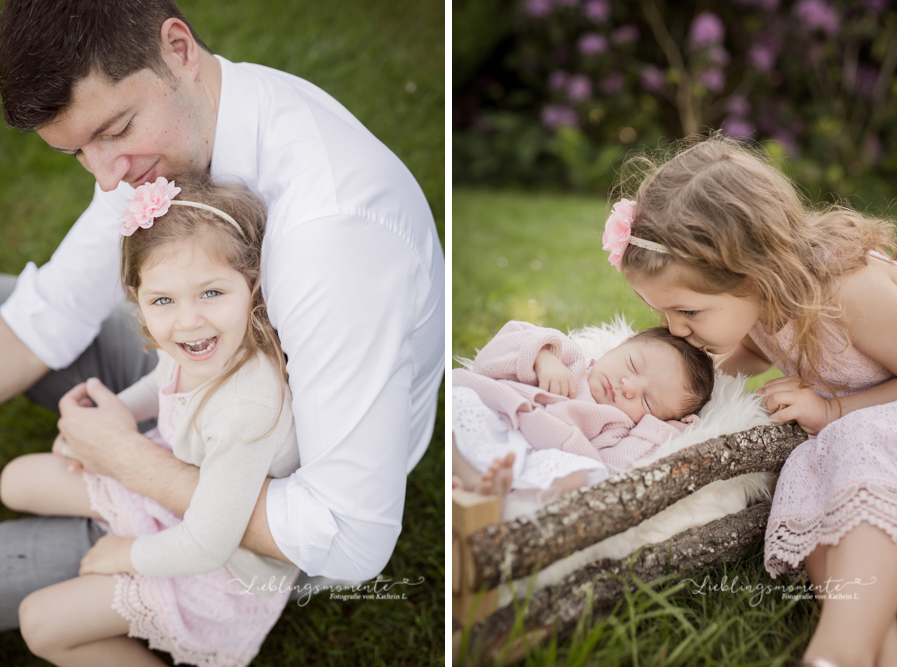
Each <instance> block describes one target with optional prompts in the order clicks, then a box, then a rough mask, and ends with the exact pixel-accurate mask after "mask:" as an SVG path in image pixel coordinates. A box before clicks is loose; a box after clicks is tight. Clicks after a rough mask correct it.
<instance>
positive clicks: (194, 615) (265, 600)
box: [84, 374, 292, 667]
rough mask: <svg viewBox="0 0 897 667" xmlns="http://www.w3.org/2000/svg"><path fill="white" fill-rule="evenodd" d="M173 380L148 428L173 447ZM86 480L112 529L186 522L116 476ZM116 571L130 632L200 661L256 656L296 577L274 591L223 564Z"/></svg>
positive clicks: (141, 530) (226, 663)
mask: <svg viewBox="0 0 897 667" xmlns="http://www.w3.org/2000/svg"><path fill="white" fill-rule="evenodd" d="M176 384H177V374H175V377H174V379H173V380H172V381H171V383H170V384H169V385H168V386H166V387H163V388H162V389H161V391H160V392H159V426H158V428H156V429H153V430H152V431H150V432H149V433H147V434H146V435H147V437H149V438H151V439H152V440H154V441H155V442H156V443H158V444H159V445H160V446H161V447H165V448H166V449H169V450H170V449H171V446H170V445H168V441H171V440H172V439H173V437H172V436H173V434H174V432H175V427H176V424H177V422H178V419H179V416H180V413H181V412H182V410H183V407H182V405H181V404H180V402H179V401H178V398H179V396H180V395H179V394H177V393H175V385H176ZM84 480H85V482H86V484H87V490H88V494H89V496H90V505H91V508H93V509H94V510H95V511H96V512H98V513H99V514H100V516H102V517H103V519H104V520H105V523H106V524H107V525H105V526H103V527H104V528H106V529H107V530H108V531H109V532H111V533H112V534H113V535H119V536H123V537H139V536H141V535H149V534H151V533H157V532H159V531H162V530H165V529H166V528H170V527H172V526H175V525H177V524H179V523H180V522H181V519H180V517H178V516H176V515H174V514H172V513H171V512H169V511H168V510H167V509H165V508H164V507H163V506H162V505H160V504H159V503H157V502H155V501H154V500H151V499H149V498H146V497H144V496H141V495H138V494H136V493H133V492H131V491H129V490H128V489H126V488H125V487H124V486H122V485H121V484H120V483H119V482H118V481H116V480H115V479H113V478H111V477H106V476H105V475H95V474H91V473H84ZM101 525H102V522H101ZM113 576H114V577H115V593H114V598H113V603H112V608H113V609H114V610H115V611H117V612H118V613H119V614H121V616H122V617H123V618H124V619H125V620H126V621H128V622H129V624H130V627H129V629H128V636H129V637H138V638H140V639H146V640H148V641H149V646H150V648H152V649H158V650H160V651H166V652H168V653H170V654H171V656H172V658H173V659H174V663H175V664H180V663H188V664H192V665H201V666H202V667H243V666H244V665H248V664H249V663H250V662H252V659H253V658H254V657H255V656H256V654H257V653H258V652H259V649H260V648H261V645H262V642H263V641H264V639H265V637H266V636H267V634H268V632H269V631H270V630H271V628H272V627H273V626H274V624H275V623H276V622H277V619H278V618H279V617H280V614H281V612H282V611H283V608H284V606H285V605H286V603H287V601H288V599H289V594H290V586H291V584H292V581H286V582H282V584H283V585H282V586H277V585H275V587H277V588H279V589H280V590H278V591H276V592H274V593H273V595H267V596H261V595H258V594H247V589H246V586H244V585H242V584H241V583H240V581H239V580H237V579H235V577H234V576H233V575H232V574H231V573H230V572H229V571H228V569H227V568H226V567H222V568H221V569H219V570H216V571H214V572H209V573H207V574H199V575H191V576H185V577H174V578H163V577H148V576H144V575H142V574H131V573H120V574H115V575H113ZM277 583H278V584H279V583H281V582H277Z"/></svg>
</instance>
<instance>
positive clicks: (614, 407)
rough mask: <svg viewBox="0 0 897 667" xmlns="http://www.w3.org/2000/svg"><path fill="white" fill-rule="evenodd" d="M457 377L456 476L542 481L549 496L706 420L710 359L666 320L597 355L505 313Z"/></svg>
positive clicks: (506, 487)
mask: <svg viewBox="0 0 897 667" xmlns="http://www.w3.org/2000/svg"><path fill="white" fill-rule="evenodd" d="M452 386H453V389H452V431H453V442H452V474H453V486H455V487H463V488H465V489H467V490H472V491H479V492H480V493H486V494H496V495H499V496H502V497H504V496H505V495H506V494H507V493H508V492H509V491H510V490H511V488H515V489H520V490H526V489H543V490H545V492H543V493H539V497H540V500H541V501H542V502H547V501H550V500H551V499H553V498H554V497H556V496H558V495H560V494H562V493H565V492H568V491H572V490H574V489H577V488H580V487H583V486H588V485H592V484H597V483H598V482H601V481H603V480H604V479H606V478H607V477H608V476H609V474H611V473H616V472H619V471H621V470H628V469H630V468H631V467H632V465H633V462H634V461H635V460H637V459H639V458H640V457H642V456H644V455H646V454H647V453H648V452H649V451H651V450H652V449H653V448H655V447H657V446H658V445H661V444H663V443H664V442H666V441H667V440H669V439H670V438H671V437H673V436H676V435H679V433H680V432H681V431H682V430H683V429H684V428H685V426H686V425H687V424H690V423H697V422H698V418H697V417H696V416H695V414H694V413H696V412H698V411H699V410H700V409H701V408H702V407H704V405H706V403H707V401H709V400H710V394H711V393H712V391H713V364H712V362H711V360H710V357H709V356H708V355H707V354H706V353H704V352H702V351H700V350H697V349H695V348H693V347H691V346H690V345H688V344H687V343H686V342H685V341H683V340H681V339H680V338H677V337H676V336H673V335H672V334H670V332H669V331H668V330H667V329H665V328H662V327H656V328H654V329H647V330H645V331H642V332H641V333H638V334H636V335H635V336H633V337H631V338H629V339H628V340H627V341H625V342H624V343H623V344H621V345H618V346H617V347H615V348H613V349H611V350H610V351H608V352H607V353H606V354H604V355H602V356H601V357H600V358H599V359H598V360H597V361H596V360H594V359H593V360H588V359H587V358H586V357H585V356H583V352H582V350H581V349H580V347H579V346H578V345H577V344H576V343H575V342H574V341H573V340H571V339H570V338H568V337H567V336H565V335H564V334H562V333H561V332H560V331H558V330H556V329H548V328H544V327H537V326H535V325H533V324H529V323H527V322H508V323H507V324H506V325H505V326H504V327H502V329H501V331H499V332H498V333H497V334H496V335H495V337H494V338H493V339H492V340H491V341H489V343H488V344H487V345H486V346H485V347H484V348H483V349H482V350H480V352H479V353H478V354H477V356H476V359H474V362H473V366H472V368H471V370H469V371H468V370H465V369H461V368H459V369H455V370H454V371H452ZM680 419H681V421H679V420H680ZM515 464H516V465H515ZM523 495H524V496H525V495H528V494H525V493H523Z"/></svg>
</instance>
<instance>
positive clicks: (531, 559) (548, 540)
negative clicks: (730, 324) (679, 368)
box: [464, 424, 807, 590]
mask: <svg viewBox="0 0 897 667" xmlns="http://www.w3.org/2000/svg"><path fill="white" fill-rule="evenodd" d="M806 439H807V434H806V433H805V432H804V431H803V430H802V429H801V428H800V427H798V426H797V425H794V424H784V425H780V426H757V427H755V428H752V429H749V430H747V431H741V432H739V433H733V434H730V435H726V436H721V437H719V438H713V439H711V440H707V441H705V442H702V443H700V444H697V445H693V446H691V447H687V448H685V449H683V450H680V451H678V452H675V453H674V454H671V455H670V456H667V457H666V458H664V459H661V460H659V461H657V462H655V463H653V464H651V465H649V466H646V467H644V468H636V469H634V470H629V471H627V472H624V473H621V474H619V475H616V476H614V477H612V478H610V479H609V480H607V481H605V482H603V483H602V484H599V485H597V486H595V487H592V488H590V489H585V490H580V491H576V492H574V493H571V494H568V495H566V496H564V497H563V498H561V499H560V500H558V501H557V502H554V503H552V504H550V505H548V506H546V507H544V508H542V509H541V510H539V512H537V513H536V515H535V516H534V517H520V518H518V519H515V520H513V521H509V522H507V523H502V524H497V525H492V526H487V527H486V528H484V529H483V530H481V531H479V532H477V533H474V534H472V535H470V536H469V537H468V538H467V544H468V549H467V551H468V554H467V556H466V557H467V559H469V560H468V561H467V562H465V575H464V576H465V579H466V580H467V581H466V582H465V583H466V585H467V586H468V587H469V588H470V589H474V590H476V589H479V588H481V587H483V586H485V588H486V589H490V588H494V587H495V586H497V585H498V584H499V582H500V581H501V579H502V576H503V575H504V576H506V577H507V576H508V575H510V578H511V579H519V578H521V577H524V576H526V575H528V574H530V573H531V572H532V571H533V570H534V569H535V568H536V567H537V566H538V567H543V568H544V567H545V566H547V565H549V564H551V563H554V562H555V561H558V560H560V559H561V558H565V557H566V556H569V555H570V554H572V553H574V552H576V551H580V550H582V549H584V548H586V547H588V546H590V545H592V544H595V543H597V542H600V541H601V540H604V539H606V538H608V537H610V536H612V535H616V534H618V533H621V532H623V531H625V530H627V529H628V528H631V527H632V526H635V525H638V524H639V523H641V522H642V521H644V520H645V519H648V518H650V517H652V516H654V515H655V514H657V513H658V512H660V511H661V510H663V509H665V508H666V507H668V506H670V505H672V504H673V503H675V502H677V501H679V500H681V499H682V498H684V497H686V496H688V495H690V494H691V493H693V492H694V491H695V490H697V489H699V488H701V487H703V486H705V485H706V484H709V483H710V482H714V481H716V480H720V479H730V478H732V477H737V476H739V475H744V474H747V473H754V472H773V473H777V472H778V471H779V470H781V468H782V465H783V464H784V463H785V459H787V458H788V455H789V454H790V453H791V451H792V450H793V449H794V448H795V447H796V446H797V445H799V444H800V443H802V442H804V441H805V440H806Z"/></svg>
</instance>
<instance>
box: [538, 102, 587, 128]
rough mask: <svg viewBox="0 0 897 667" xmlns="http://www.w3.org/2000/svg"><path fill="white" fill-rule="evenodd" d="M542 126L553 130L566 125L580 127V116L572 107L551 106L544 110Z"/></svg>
mask: <svg viewBox="0 0 897 667" xmlns="http://www.w3.org/2000/svg"><path fill="white" fill-rule="evenodd" d="M542 124H543V125H544V126H545V127H547V128H550V129H552V130H556V129H557V128H559V127H563V126H565V125H569V126H575V125H579V115H578V114H577V113H576V111H574V110H573V109H571V108H570V107H565V106H561V105H559V104H549V105H548V106H547V107H545V108H544V109H542Z"/></svg>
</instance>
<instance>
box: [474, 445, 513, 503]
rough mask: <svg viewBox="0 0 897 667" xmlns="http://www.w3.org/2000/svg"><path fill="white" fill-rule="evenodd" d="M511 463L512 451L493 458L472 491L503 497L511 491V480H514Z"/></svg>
mask: <svg viewBox="0 0 897 667" xmlns="http://www.w3.org/2000/svg"><path fill="white" fill-rule="evenodd" d="M513 465H514V452H510V453H508V455H507V456H505V457H504V458H503V459H495V460H494V461H493V462H492V465H490V466H489V470H487V471H486V472H484V473H483V478H482V479H481V480H480V483H479V485H478V486H477V488H476V489H474V491H476V492H477V493H482V494H483V495H486V496H498V497H499V498H502V499H504V497H505V496H507V495H508V493H509V492H510V491H511V482H513V481H514V470H513Z"/></svg>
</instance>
